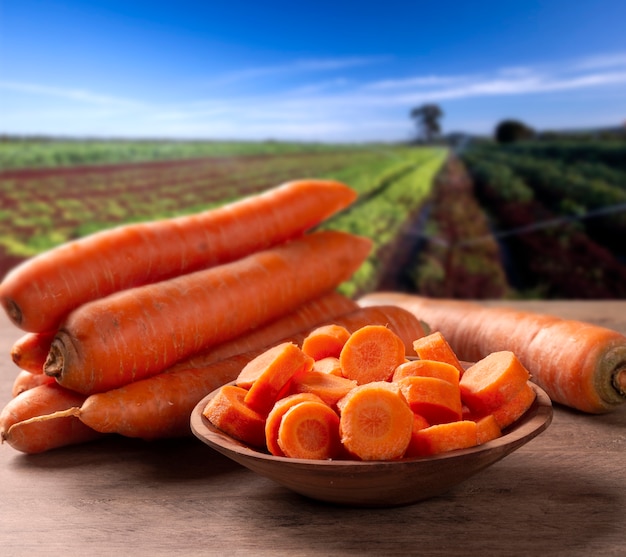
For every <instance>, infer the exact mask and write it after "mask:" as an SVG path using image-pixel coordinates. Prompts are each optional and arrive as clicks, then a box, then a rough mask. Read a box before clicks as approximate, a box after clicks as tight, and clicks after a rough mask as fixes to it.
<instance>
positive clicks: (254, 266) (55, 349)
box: [44, 231, 371, 394]
mask: <svg viewBox="0 0 626 557" xmlns="http://www.w3.org/2000/svg"><path fill="white" fill-rule="evenodd" d="M370 248H371V240H369V239H367V238H364V237H361V236H355V235H352V234H348V233H345V232H338V231H321V232H314V233H311V234H308V235H305V236H302V237H300V238H297V239H294V240H291V241H289V242H286V243H285V244H282V245H280V246H277V247H274V248H271V249H268V250H265V251H261V252H257V253H254V254H252V255H249V256H247V257H245V258H242V259H239V260H238V261H234V262H232V263H225V264H224V265H220V266H218V267H213V268H210V269H207V270H203V271H196V272H195V273H190V274H187V275H182V276H179V277H175V278H173V279H169V280H165V281H161V282H158V283H155V284H150V285H145V286H142V287H137V288H132V289H128V290H124V291H122V292H117V293H115V294H112V295H110V296H107V297H105V298H101V299H99V300H94V301H92V302H89V303H87V304H85V305H83V306H81V307H79V308H77V309H76V310H74V311H73V312H72V313H71V314H70V315H69V316H68V318H67V320H66V321H65V322H64V324H63V325H62V327H61V328H60V329H59V332H58V333H57V334H56V336H55V339H54V340H53V342H52V345H51V347H50V354H49V357H48V360H47V362H46V364H45V366H44V372H45V373H46V374H47V375H51V376H53V377H56V378H57V381H58V382H59V384H61V385H63V386H64V387H66V388H68V389H71V390H74V391H76V392H79V393H83V394H93V393H96V392H103V391H107V390H110V389H114V388H116V387H121V386H123V385H125V384H127V383H130V382H131V381H137V380H139V379H142V378H144V377H148V376H150V375H154V374H156V373H159V372H161V371H163V370H165V369H167V368H168V367H170V366H172V365H173V364H174V363H176V362H178V361H180V360H182V359H184V358H188V357H189V356H191V355H193V354H195V353H197V352H199V351H200V350H204V349H208V348H209V347H211V346H215V345H217V344H219V343H221V342H224V341H227V340H230V339H232V338H234V337H236V336H238V335H240V334H242V333H244V332H245V331H247V330H249V329H250V328H253V327H255V326H258V325H261V324H263V323H268V322H269V321H271V320H273V319H277V318H279V317H281V316H283V315H285V314H287V313H289V312H291V311H294V310H295V309H296V308H297V307H298V306H300V305H301V304H303V303H305V302H307V301H309V300H312V299H313V298H316V297H318V296H320V295H322V294H323V293H325V292H328V291H329V290H330V289H333V288H335V287H337V285H339V284H340V283H341V282H343V281H345V280H347V279H348V278H349V277H350V276H351V275H352V274H353V273H354V271H356V269H357V268H358V267H359V266H360V265H361V263H362V262H363V261H364V259H365V258H366V257H367V255H368V253H369V251H370Z"/></svg>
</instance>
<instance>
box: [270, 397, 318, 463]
mask: <svg viewBox="0 0 626 557" xmlns="http://www.w3.org/2000/svg"><path fill="white" fill-rule="evenodd" d="M305 400H315V401H317V402H322V399H320V398H319V397H318V396H316V395H314V394H311V393H296V394H293V395H288V396H286V397H284V398H281V399H280V400H278V401H276V404H274V407H273V408H272V409H271V410H270V413H269V414H268V415H267V418H266V419H265V445H266V447H267V450H268V451H269V453H270V454H273V455H274V456H285V453H284V452H283V450H282V449H281V448H280V445H279V444H278V428H279V427H280V422H281V420H282V419H283V416H284V415H285V412H287V410H289V409H290V408H292V407H293V406H295V405H296V404H299V403H300V402H304V401H305Z"/></svg>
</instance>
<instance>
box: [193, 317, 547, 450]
mask: <svg viewBox="0 0 626 557" xmlns="http://www.w3.org/2000/svg"><path fill="white" fill-rule="evenodd" d="M413 348H414V350H415V352H416V353H417V355H418V356H419V359H416V360H410V359H407V356H406V353H405V343H404V341H403V340H402V339H401V338H400V337H399V336H398V335H397V334H395V333H394V332H393V331H392V330H391V329H389V328H388V327H385V326H384V325H365V326H363V327H361V328H359V329H357V330H355V331H353V332H350V331H349V330H347V329H346V328H345V327H342V326H340V325H338V324H330V325H324V326H320V327H318V328H315V329H314V330H312V331H311V332H310V333H309V334H308V335H307V336H306V337H305V338H304V340H303V341H302V343H301V345H296V344H295V343H293V342H284V343H280V344H277V345H275V346H273V347H272V348H270V349H268V350H267V351H264V352H263V353H261V354H260V355H259V356H257V357H256V358H254V359H253V360H251V361H250V362H249V363H248V364H247V365H246V366H245V367H244V368H243V369H242V371H241V372H240V374H239V375H238V377H237V379H236V380H235V381H234V382H233V383H231V384H228V385H224V386H222V387H220V388H219V389H218V390H217V391H216V393H215V394H214V395H213V396H212V397H211V398H210V399H209V401H208V403H207V404H206V406H205V408H204V410H203V416H204V417H205V418H206V419H207V420H208V421H209V422H210V423H211V424H212V425H213V426H214V427H215V428H217V429H219V430H221V431H223V432H224V433H226V434H228V435H230V436H231V437H233V438H235V439H237V440H239V441H241V442H243V443H245V444H247V445H249V446H251V447H253V448H256V449H258V450H262V451H267V452H269V453H270V454H272V455H274V456H280V457H288V458H302V459H313V460H326V459H353V460H362V461H373V460H398V459H401V458H407V457H428V456H433V455H437V454H441V453H444V452H448V451H453V450H456V449H464V448H470V447H475V446H478V445H481V444H484V443H486V442H488V441H491V440H493V439H496V438H498V437H500V436H501V435H502V432H503V430H505V428H507V427H508V426H510V425H511V424H513V423H514V422H515V421H517V420H518V419H519V418H520V417H521V416H522V415H523V414H524V413H525V412H526V411H527V410H528V409H529V408H530V406H531V405H532V403H533V402H534V400H535V397H536V392H535V390H534V389H533V387H532V386H531V384H530V382H529V379H530V374H529V373H528V371H527V370H526V368H524V366H523V365H522V364H521V363H520V361H519V360H518V359H517V357H516V356H515V355H514V354H513V353H512V352H508V351H502V352H494V353H492V354H490V355H489V356H487V357H486V358H484V359H482V360H480V361H479V362H476V363H475V364H473V365H471V366H469V367H467V369H466V368H465V367H464V366H463V365H461V362H460V361H459V360H458V358H457V356H456V354H455V353H454V351H453V350H452V348H451V347H450V345H449V344H448V342H447V341H446V339H445V338H444V336H443V335H442V334H441V333H438V332H435V333H431V334H429V335H427V336H422V337H419V338H417V339H415V341H414V342H413Z"/></svg>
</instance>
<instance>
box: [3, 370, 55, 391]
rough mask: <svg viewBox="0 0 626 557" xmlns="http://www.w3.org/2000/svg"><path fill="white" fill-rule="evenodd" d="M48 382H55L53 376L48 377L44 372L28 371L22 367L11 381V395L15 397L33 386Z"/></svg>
mask: <svg viewBox="0 0 626 557" xmlns="http://www.w3.org/2000/svg"><path fill="white" fill-rule="evenodd" d="M49 383H56V381H55V379H54V377H48V376H47V375H46V374H45V373H31V372H30V371H26V370H25V369H22V370H20V372H19V373H18V374H17V376H16V377H15V380H14V381H13V388H12V389H11V395H12V396H14V397H15V396H17V395H19V394H20V393H23V392H24V391H28V390H29V389H32V388H33V387H37V386H39V385H46V384H49Z"/></svg>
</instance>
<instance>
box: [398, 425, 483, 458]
mask: <svg viewBox="0 0 626 557" xmlns="http://www.w3.org/2000/svg"><path fill="white" fill-rule="evenodd" d="M476 445H478V434H477V425H476V422H473V421H471V420H460V421H458V422H450V423H446V424H436V425H431V426H429V427H426V428H423V429H420V430H419V431H416V432H415V434H414V435H413V443H412V445H411V447H410V451H409V450H407V456H412V457H416V456H434V455H437V454H441V453H445V452H449V451H454V450H457V449H469V448H471V447H475V446H476Z"/></svg>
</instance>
